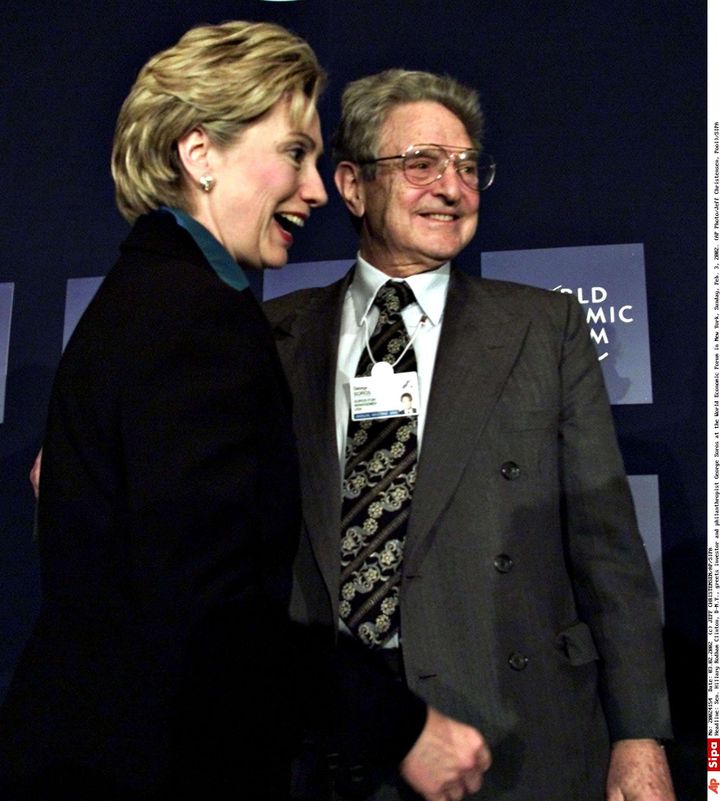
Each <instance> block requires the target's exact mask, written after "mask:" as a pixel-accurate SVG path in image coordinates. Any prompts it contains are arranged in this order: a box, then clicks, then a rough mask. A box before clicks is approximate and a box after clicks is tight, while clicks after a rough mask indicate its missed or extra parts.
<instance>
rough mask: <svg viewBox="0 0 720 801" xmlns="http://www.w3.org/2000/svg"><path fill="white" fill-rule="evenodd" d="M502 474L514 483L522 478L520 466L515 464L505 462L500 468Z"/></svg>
mask: <svg viewBox="0 0 720 801" xmlns="http://www.w3.org/2000/svg"><path fill="white" fill-rule="evenodd" d="M500 473H501V474H502V477H503V478H506V479H507V480H508V481H514V480H515V479H516V478H520V466H519V465H517V464H516V463H515V462H505V464H503V465H502V467H501V468H500Z"/></svg>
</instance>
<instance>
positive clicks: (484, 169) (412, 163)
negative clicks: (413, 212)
mask: <svg viewBox="0 0 720 801" xmlns="http://www.w3.org/2000/svg"><path fill="white" fill-rule="evenodd" d="M448 159H452V161H453V166H454V167H455V171H456V172H457V174H458V176H459V177H460V180H461V181H462V182H463V183H464V184H465V185H466V186H467V187H469V188H470V189H474V190H475V191H478V192H481V191H482V190H484V189H487V188H488V187H489V186H490V184H492V182H493V179H494V178H495V161H494V159H493V158H492V156H488V155H487V154H486V153H480V152H479V151H477V150H463V151H461V152H458V153H453V154H452V155H450V154H449V153H447V152H446V151H445V150H443V149H442V148H439V147H432V146H429V145H420V146H418V147H416V148H413V149H412V150H410V151H409V152H408V153H406V155H405V158H404V160H403V167H404V169H405V177H406V178H407V180H408V181H409V182H410V183H411V184H415V186H427V185H428V184H431V183H432V182H433V181H436V180H437V179H438V178H440V176H441V175H442V174H443V173H444V171H445V168H446V166H447V160H448Z"/></svg>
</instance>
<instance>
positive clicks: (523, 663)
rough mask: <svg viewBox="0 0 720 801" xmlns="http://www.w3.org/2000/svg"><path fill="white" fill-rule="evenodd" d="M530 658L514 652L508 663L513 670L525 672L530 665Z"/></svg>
mask: <svg viewBox="0 0 720 801" xmlns="http://www.w3.org/2000/svg"><path fill="white" fill-rule="evenodd" d="M528 662H529V660H528V658H527V657H526V656H523V655H522V654H519V653H518V652H517V651H514V652H513V653H511V654H510V656H509V657H508V663H509V665H510V667H511V668H512V669H513V670H525V668H526V667H527V665H528Z"/></svg>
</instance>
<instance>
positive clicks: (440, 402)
mask: <svg viewBox="0 0 720 801" xmlns="http://www.w3.org/2000/svg"><path fill="white" fill-rule="evenodd" d="M481 129H482V112H481V110H480V106H479V102H478V98H477V95H476V93H475V92H474V91H472V90H470V89H468V88H467V87H463V86H461V85H460V84H458V83H457V82H456V81H454V80H452V79H450V78H447V77H439V76H436V75H432V74H429V73H420V72H408V71H404V70H389V71H386V72H382V73H380V74H378V75H374V76H370V77H368V78H364V79H361V80H359V81H356V82H354V83H352V84H350V85H349V86H348V87H347V89H346V91H345V93H344V96H343V112H342V120H341V124H340V127H339V131H338V134H337V136H336V139H335V158H336V163H337V168H336V173H335V183H336V186H337V188H338V190H339V192H340V194H341V195H342V197H343V200H344V201H345V204H346V206H347V208H348V210H349V212H350V214H351V215H352V219H353V221H354V224H355V227H356V230H357V231H358V233H359V237H360V248H359V254H358V259H357V263H356V264H355V266H354V267H353V269H352V270H351V271H350V273H349V274H348V275H347V276H346V277H345V278H344V279H342V280H341V281H339V282H338V283H336V284H333V285H332V286H329V287H325V288H321V289H310V290H301V291H300V292H296V293H293V294H291V295H288V296H285V297H282V298H279V299H277V300H275V301H272V302H270V303H269V304H267V306H266V310H267V312H268V314H269V316H270V319H271V322H272V324H273V327H274V331H275V337H276V341H277V343H278V347H279V350H280V354H281V358H282V360H283V363H284V366H285V369H286V372H287V374H288V377H289V380H290V384H291V388H292V391H293V393H294V398H295V402H294V409H295V413H294V415H295V419H294V425H295V428H296V432H297V436H298V439H299V442H300V452H301V469H302V484H303V496H304V498H303V503H304V521H305V531H304V535H303V539H302V543H301V548H300V552H299V554H298V559H297V563H296V586H295V592H294V599H293V612H294V614H295V616H296V617H297V618H299V619H300V620H303V621H308V622H321V623H325V624H330V625H333V626H336V627H337V628H338V630H339V632H341V633H342V636H348V635H349V636H352V637H355V638H357V639H358V640H360V641H361V642H363V643H365V645H366V646H367V647H368V648H371V649H373V650H375V651H377V652H378V654H379V655H380V656H381V657H382V658H384V659H385V660H386V661H387V663H388V664H390V665H392V666H393V667H394V669H395V671H396V673H397V675H398V680H399V681H402V682H405V683H406V684H407V685H408V686H409V687H410V688H411V689H413V690H414V691H416V692H417V693H418V694H419V695H421V696H422V697H423V698H424V699H425V700H426V701H427V702H428V703H429V704H431V705H432V706H433V707H436V708H437V709H439V710H440V711H442V712H443V713H445V714H447V715H450V716H452V717H454V718H458V719H460V720H463V721H466V722H467V723H469V724H471V725H472V726H475V727H477V728H478V729H479V730H480V731H481V732H483V734H484V735H485V737H486V739H487V741H488V743H489V744H490V747H491V749H492V752H493V767H492V768H491V769H490V771H489V772H488V774H487V775H486V777H485V782H484V786H483V789H482V790H481V791H480V793H479V794H478V795H477V797H478V798H488V799H493V800H494V801H510V800H511V799H512V801H528V799H538V801H579V800H580V799H582V801H602V800H603V799H607V801H651V799H652V801H671V800H672V799H673V798H674V794H673V790H672V783H671V779H670V775H669V770H668V766H667V761H666V758H665V755H664V751H663V749H662V746H661V745H660V743H659V740H661V739H662V738H667V737H669V736H670V734H671V732H670V725H669V713H668V706H667V698H666V689H665V680H664V667H663V653H662V643H661V627H660V621H659V616H658V609H657V597H656V591H655V587H654V584H653V580H652V577H651V574H650V570H649V567H648V564H647V559H646V556H645V553H644V549H643V545H642V542H641V539H640V537H639V534H638V531H637V528H636V523H635V517H634V511H633V507H632V501H631V497H630V493H629V490H628V485H627V480H626V477H625V475H624V471H623V466H622V460H621V457H620V454H619V452H618V448H617V444H616V439H615V434H614V430H613V423H612V417H611V413H610V408H609V404H608V401H607V396H606V392H605V389H604V386H603V380H602V375H601V372H600V369H599V366H598V363H597V358H596V355H595V352H594V349H593V346H592V343H591V341H590V338H589V336H588V332H587V329H586V326H585V323H584V321H583V318H582V313H581V309H580V306H579V304H577V302H576V301H575V299H574V298H572V297H571V296H568V295H566V294H558V293H552V292H547V291H543V290H539V289H534V288H530V287H526V286H520V285H515V284H509V283H504V282H497V281H489V280H484V279H477V278H471V277H469V276H467V275H464V274H463V273H461V272H459V271H458V270H456V269H455V268H454V267H453V266H452V265H451V263H450V261H451V259H453V258H454V257H455V256H457V254H458V253H460V251H461V250H462V249H463V248H464V247H465V246H466V245H467V244H468V243H469V242H470V240H471V239H472V237H473V236H474V234H475V229H476V226H477V219H478V210H479V206H480V198H481V193H482V191H483V190H484V189H486V188H488V187H489V186H490V184H491V183H492V180H493V177H494V171H495V165H494V162H493V160H492V158H491V157H489V156H487V155H485V154H484V153H483V152H482V150H481V145H480V137H481ZM403 393H409V394H411V395H412V397H413V398H414V399H415V400H414V408H413V409H410V410H408V409H405V408H404V407H403V406H402V404H399V403H398V401H397V399H398V398H399V397H401V395H402V394H403ZM398 407H399V408H398ZM341 487H342V489H340V488H341ZM346 723H347V726H348V729H349V730H350V732H351V734H350V736H348V737H346V738H345V740H344V741H343V742H345V741H347V742H349V745H347V742H346V745H347V748H348V750H349V752H352V741H353V736H352V721H350V722H346ZM364 736H366V735H364ZM360 750H361V749H360ZM343 759H349V760H350V761H351V762H352V761H353V760H354V761H355V762H358V759H357V758H356V757H355V755H353V754H351V755H350V756H347V757H346V755H344V754H343V753H340V754H339V755H336V756H335V762H336V763H339V764H340V765H341V766H342V764H343ZM360 762H361V760H360ZM301 772H302V771H301ZM350 773H351V774H352V776H351V780H350V781H347V780H346V778H343V776H344V774H343V771H342V769H336V770H335V772H334V773H333V771H332V770H331V771H330V775H329V777H325V778H324V779H323V780H322V781H321V782H320V784H318V785H317V787H316V788H315V789H314V790H313V791H312V792H311V793H308V794H312V797H316V798H320V797H322V791H321V790H320V789H319V788H320V786H321V785H322V787H325V788H329V789H327V790H325V793H327V796H326V797H333V798H337V797H341V798H345V797H346V798H351V797H362V796H363V795H368V793H369V792H371V790H372V788H371V786H370V784H368V781H370V779H371V777H369V775H368V774H369V770H368V769H366V768H365V767H364V766H362V764H355V765H354V766H353V768H352V770H351V771H350ZM333 776H335V779H333ZM328 779H329V780H328ZM372 792H374V793H375V794H374V795H373V796H372V797H373V798H377V799H380V798H382V799H396V798H404V797H414V796H412V794H409V791H408V788H407V786H406V785H404V783H403V781H402V780H401V778H400V777H399V776H396V777H390V778H389V779H388V778H387V777H381V778H380V779H379V780H378V781H376V782H375V786H374V790H372ZM333 794H334V795H333ZM448 797H451V796H448ZM473 797H475V796H473Z"/></svg>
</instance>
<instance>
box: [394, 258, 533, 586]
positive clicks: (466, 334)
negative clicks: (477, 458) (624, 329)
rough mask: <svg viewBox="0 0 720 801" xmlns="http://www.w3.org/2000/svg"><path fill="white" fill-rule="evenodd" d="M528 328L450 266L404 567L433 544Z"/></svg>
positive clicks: (416, 561) (415, 563)
mask: <svg viewBox="0 0 720 801" xmlns="http://www.w3.org/2000/svg"><path fill="white" fill-rule="evenodd" d="M527 326H528V322H527V321H526V322H523V321H522V320H520V321H518V318H517V316H514V317H512V318H511V317H510V316H509V315H506V314H505V313H504V312H503V310H502V308H501V307H499V306H498V304H496V303H491V302H488V295H487V288H486V287H485V285H484V284H483V283H481V282H479V281H473V280H472V279H470V278H468V277H467V276H466V275H464V274H463V273H460V272H458V271H455V270H454V271H453V273H452V279H451V282H450V287H449V289H448V298H447V302H446V305H445V313H444V316H443V328H442V333H441V335H440V342H439V345H438V352H437V357H436V359H435V369H434V372H433V380H432V388H431V393H430V401H429V407H428V415H427V420H426V423H425V431H424V434H423V443H422V450H421V453H420V462H419V466H418V478H417V484H416V487H415V492H414V494H413V504H412V514H411V518H410V524H409V529H408V537H407V543H406V550H405V570H406V571H411V572H412V571H414V570H416V569H417V567H418V566H419V564H420V562H421V561H422V558H423V556H424V555H425V553H426V552H427V549H428V548H429V546H430V544H431V542H432V530H433V525H434V523H435V521H436V520H437V518H438V516H439V515H440V514H441V512H442V510H443V509H444V507H445V506H446V504H447V502H448V501H449V499H450V497H451V496H452V494H453V492H454V491H455V488H456V487H457V484H458V482H459V480H460V476H461V475H462V472H463V469H464V468H465V465H466V464H467V461H468V459H469V458H470V456H471V454H472V452H473V451H474V450H475V448H477V447H478V446H477V442H478V439H479V438H480V437H481V436H482V433H483V430H484V428H485V425H486V423H487V420H488V417H489V416H490V414H491V412H492V410H493V407H494V405H495V403H496V402H497V399H498V397H499V396H500V393H501V392H502V389H503V386H504V384H505V382H506V380H507V377H508V375H509V373H510V370H511V369H512V366H513V364H514V362H515V359H516V356H517V353H518V351H519V350H520V348H521V346H522V342H523V339H524V337H525V332H526V330H527Z"/></svg>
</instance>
